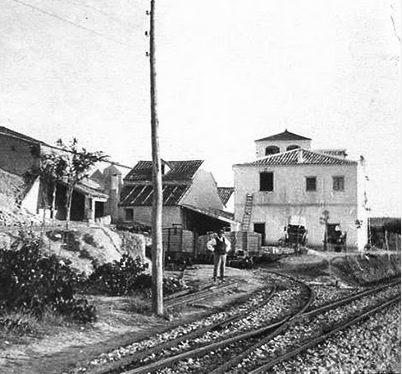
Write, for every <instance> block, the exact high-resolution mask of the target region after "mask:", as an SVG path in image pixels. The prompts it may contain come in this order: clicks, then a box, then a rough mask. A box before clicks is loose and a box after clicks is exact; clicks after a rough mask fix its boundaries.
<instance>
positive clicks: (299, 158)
mask: <svg viewBox="0 0 402 374" xmlns="http://www.w3.org/2000/svg"><path fill="white" fill-rule="evenodd" d="M303 162H304V159H303V148H299V149H298V150H297V163H298V164H302V163H303Z"/></svg>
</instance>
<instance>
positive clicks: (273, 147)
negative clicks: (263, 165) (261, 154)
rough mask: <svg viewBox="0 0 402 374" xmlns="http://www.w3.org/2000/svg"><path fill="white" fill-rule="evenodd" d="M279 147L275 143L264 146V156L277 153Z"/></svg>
mask: <svg viewBox="0 0 402 374" xmlns="http://www.w3.org/2000/svg"><path fill="white" fill-rule="evenodd" d="M279 152H280V149H279V147H277V146H276V145H270V146H269V147H267V148H265V156H269V155H274V154H275V153H279Z"/></svg>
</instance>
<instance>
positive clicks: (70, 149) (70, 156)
mask: <svg viewBox="0 0 402 374" xmlns="http://www.w3.org/2000/svg"><path fill="white" fill-rule="evenodd" d="M56 144H57V146H58V147H59V148H61V149H62V150H63V151H64V152H61V153H60V154H58V155H57V157H56V159H55V160H54V161H55V171H56V174H57V176H58V177H59V178H60V179H61V180H62V181H63V182H65V183H66V184H67V192H66V210H67V217H66V229H68V227H69V222H70V216H71V202H72V198H73V192H74V188H75V186H76V185H77V184H78V183H79V182H80V181H82V180H83V179H85V178H87V177H88V176H89V171H90V169H91V167H92V166H93V165H95V164H96V163H97V162H100V161H105V160H107V159H108V156H106V155H104V154H103V152H102V151H97V152H89V151H87V150H86V149H85V148H80V147H79V146H78V141H77V139H76V138H73V140H72V141H71V142H70V143H69V144H65V143H63V141H62V140H61V139H59V140H58V141H57V143H56Z"/></svg>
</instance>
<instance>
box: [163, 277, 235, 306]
mask: <svg viewBox="0 0 402 374" xmlns="http://www.w3.org/2000/svg"><path fill="white" fill-rule="evenodd" d="M237 288H238V282H226V283H221V284H218V285H213V286H212V287H209V288H206V289H204V290H202V291H198V292H195V293H190V294H184V295H182V296H179V297H174V298H168V299H167V300H166V301H165V304H164V307H165V309H173V308H176V307H179V306H184V305H194V304H196V303H198V302H199V301H202V300H205V299H208V298H210V297H211V296H216V295H219V294H222V293H228V292H231V291H233V290H236V289H237Z"/></svg>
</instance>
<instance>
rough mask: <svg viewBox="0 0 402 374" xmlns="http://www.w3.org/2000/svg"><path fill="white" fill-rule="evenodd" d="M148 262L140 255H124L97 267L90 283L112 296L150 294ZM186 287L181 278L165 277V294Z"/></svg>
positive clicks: (150, 278)
mask: <svg viewBox="0 0 402 374" xmlns="http://www.w3.org/2000/svg"><path fill="white" fill-rule="evenodd" d="M147 268H148V264H146V263H143V262H142V261H141V258H140V257H136V258H135V259H133V258H132V257H130V255H127V254H125V255H123V256H122V258H121V260H120V261H115V262H113V263H108V264H104V265H102V266H99V267H97V268H96V269H95V271H94V272H93V273H92V274H91V275H90V277H89V283H90V285H91V286H92V287H94V286H95V288H96V289H98V290H99V291H100V292H105V293H107V294H108V295H111V296H123V295H128V294H130V293H133V292H139V293H144V294H146V295H149V294H150V291H151V288H152V276H151V275H150V274H146V273H145V270H146V269H147ZM183 288H184V284H183V282H182V281H181V280H177V279H175V278H171V277H167V278H164V279H163V292H164V294H172V293H174V292H177V291H180V290H182V289H183Z"/></svg>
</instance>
